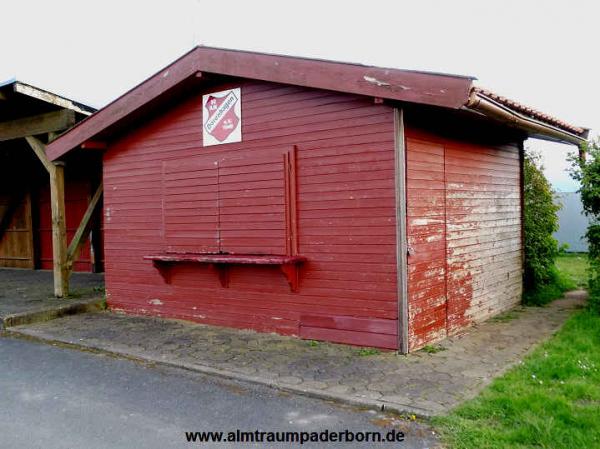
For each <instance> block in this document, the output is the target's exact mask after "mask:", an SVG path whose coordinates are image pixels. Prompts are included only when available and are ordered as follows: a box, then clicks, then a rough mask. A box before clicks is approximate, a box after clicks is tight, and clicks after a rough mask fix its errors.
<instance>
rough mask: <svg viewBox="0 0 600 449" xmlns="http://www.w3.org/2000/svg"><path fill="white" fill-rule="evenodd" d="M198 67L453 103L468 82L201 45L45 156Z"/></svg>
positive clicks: (57, 153) (463, 96)
mask: <svg viewBox="0 0 600 449" xmlns="http://www.w3.org/2000/svg"><path fill="white" fill-rule="evenodd" d="M198 72H200V73H205V74H208V75H212V74H214V75H224V76H233V77H238V78H245V79H255V80H260V81H266V82H274V83H281V84H288V85H296V86H302V87H308V88H315V89H323V90H330V91H337V92H345V93H350V94H357V95H364V96H370V97H375V98H382V99H389V100H396V101H404V102H411V103H419V104H428V105H432V106H440V107H445V108H452V109H460V108H461V107H462V106H463V105H464V104H465V103H466V101H467V100H468V96H469V92H470V90H471V87H472V78H470V77H458V76H452V75H447V74H444V75H440V74H434V73H429V72H416V71H408V70H401V69H385V68H379V67H370V66H363V65H359V64H351V63H342V62H336V61H324V60H314V59H308V58H299V57H294V56H281V55H271V54H266V53H255V52H247V51H241V50H226V49H218V48H212V47H201V46H199V47H195V48H194V49H192V50H191V51H189V52H188V53H186V54H184V55H183V56H181V57H180V58H179V59H177V60H176V61H175V62H173V63H171V64H170V65H168V66H167V67H166V68H164V69H162V70H160V71H159V72H157V73H156V74H154V75H152V76H151V77H150V78H148V79H146V80H145V81H143V82H142V83H140V84H138V85H137V86H136V87H134V88H133V89H131V90H129V91H128V92H126V93H125V94H123V95H121V96H120V97H118V98H117V99H116V100H114V101H113V102H111V103H109V104H108V105H106V106H105V107H104V108H102V109H101V110H100V111H98V112H97V113H96V114H94V115H93V116H91V117H88V118H87V119H85V120H83V121H82V122H80V123H78V124H77V125H76V126H74V127H73V128H71V129H70V130H69V131H67V132H66V133H64V134H63V135H62V136H60V137H59V138H57V139H56V140H54V141H53V142H52V143H51V144H50V145H48V149H47V154H48V157H49V158H50V159H51V160H55V159H58V158H60V157H62V156H63V155H64V154H66V153H67V152H69V151H71V150H73V149H74V148H77V147H78V146H79V145H81V144H82V143H83V142H85V141H86V140H89V139H92V138H94V137H95V136H97V135H98V134H99V133H100V132H102V131H104V130H106V129H107V128H110V127H111V126H113V125H115V124H116V123H117V122H119V121H120V120H122V119H124V118H125V117H126V116H127V115H129V114H131V113H133V112H134V111H136V110H137V109H139V108H142V107H144V106H146V105H147V104H148V103H150V101H152V100H153V99H155V98H157V97H158V96H161V95H163V94H165V93H166V92H167V91H168V90H169V89H170V88H172V87H175V85H176V84H178V83H180V82H182V81H184V80H185V79H186V78H189V77H191V76H194V75H195V74H197V73H198Z"/></svg>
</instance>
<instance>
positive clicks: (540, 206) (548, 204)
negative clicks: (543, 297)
mask: <svg viewBox="0 0 600 449" xmlns="http://www.w3.org/2000/svg"><path fill="white" fill-rule="evenodd" d="M559 209H560V206H559V205H558V204H556V203H555V201H554V191H553V190H552V187H551V186H550V183H549V182H548V180H547V179H546V177H545V176H544V172H543V167H542V164H541V161H540V155H539V154H537V153H532V152H526V154H525V167H524V215H525V216H524V228H525V229H524V230H525V266H524V270H525V272H524V283H525V290H526V291H536V290H539V289H541V288H542V287H544V286H546V285H548V284H551V283H552V282H554V281H555V280H556V275H557V273H556V267H555V265H554V262H555V260H556V257H557V256H558V242H557V240H556V239H555V238H554V237H553V236H552V234H553V233H554V232H555V231H557V230H558V217H557V215H556V212H557V211H558V210H559Z"/></svg>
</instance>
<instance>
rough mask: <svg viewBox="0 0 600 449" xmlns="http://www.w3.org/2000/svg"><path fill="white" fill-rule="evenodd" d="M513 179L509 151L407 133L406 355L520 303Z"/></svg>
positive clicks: (512, 150) (515, 152)
mask: <svg viewBox="0 0 600 449" xmlns="http://www.w3.org/2000/svg"><path fill="white" fill-rule="evenodd" d="M519 176H520V165H519V149H518V146H517V145H498V146H492V145H482V144H470V143H465V142H459V141H457V140H452V139H441V138H439V137H435V136H433V135H428V134H425V133H423V132H417V131H415V130H412V131H411V130H409V131H408V132H407V189H408V194H407V195H408V208H407V213H408V240H409V245H410V247H411V249H412V252H411V255H410V256H409V259H408V261H409V262H408V263H409V317H410V326H409V327H410V336H409V340H410V341H409V342H410V348H411V349H412V350H414V349H417V348H419V347H422V346H423V345H425V344H428V343H432V342H435V341H438V340H440V339H442V338H444V337H445V336H447V335H452V334H454V333H456V332H458V331H460V330H461V329H464V328H465V327H466V326H468V325H470V324H472V323H476V322H480V321H483V320H485V319H486V318H489V317H490V316H492V315H495V314H497V313H500V312H502V311H504V310H506V309H508V308H510V307H512V306H514V305H515V304H516V303H518V302H519V301H520V299H521V283H522V279H521V273H522V271H521V269H522V268H521V202H520V181H519V180H520V178H519ZM442 262H443V263H442Z"/></svg>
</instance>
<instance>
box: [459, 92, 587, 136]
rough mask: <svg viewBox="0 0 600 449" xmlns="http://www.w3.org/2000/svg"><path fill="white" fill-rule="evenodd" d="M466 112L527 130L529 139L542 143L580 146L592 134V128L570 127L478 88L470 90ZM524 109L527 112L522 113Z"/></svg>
mask: <svg viewBox="0 0 600 449" xmlns="http://www.w3.org/2000/svg"><path fill="white" fill-rule="evenodd" d="M465 109H467V110H470V111H475V112H478V113H480V114H482V115H485V116H486V117H489V118H491V119H493V120H497V121H500V122H502V123H505V124H508V125H509V126H513V127H515V128H518V129H520V130H522V131H525V132H526V133H527V135H528V136H529V137H533V138H537V139H542V140H550V141H553V142H560V143H569V144H573V145H577V146H579V145H581V144H583V143H584V142H586V140H587V137H588V133H589V129H586V128H578V127H576V126H573V125H569V124H567V123H565V122H562V121H560V120H558V119H556V118H554V117H550V116H548V115H546V114H543V113H540V112H538V111H536V110H534V109H531V108H528V107H526V106H522V105H520V104H518V103H516V102H514V101H512V100H508V99H504V98H503V97H499V96H497V95H495V94H492V93H489V91H483V90H481V89H478V88H474V89H473V90H472V91H471V95H470V96H469V100H468V101H467V103H466V105H465ZM523 110H524V111H525V112H521V111H523ZM537 117H542V118H541V119H540V118H537Z"/></svg>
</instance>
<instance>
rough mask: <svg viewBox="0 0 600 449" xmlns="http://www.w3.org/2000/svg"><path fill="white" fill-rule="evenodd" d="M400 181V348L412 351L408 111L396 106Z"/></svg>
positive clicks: (398, 252)
mask: <svg viewBox="0 0 600 449" xmlns="http://www.w3.org/2000/svg"><path fill="white" fill-rule="evenodd" d="M394 142H395V144H394V152H395V158H394V159H395V184H396V273H397V295H398V352H400V353H401V354H407V353H408V348H409V346H408V283H407V278H408V264H407V251H408V244H407V239H406V201H407V198H406V151H405V138H404V111H403V110H402V109H399V108H395V109H394Z"/></svg>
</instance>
